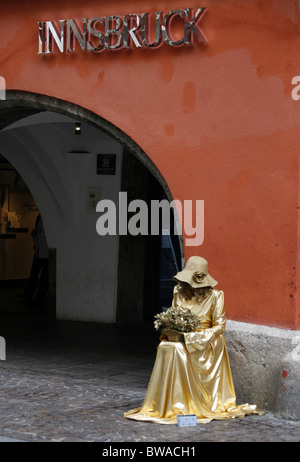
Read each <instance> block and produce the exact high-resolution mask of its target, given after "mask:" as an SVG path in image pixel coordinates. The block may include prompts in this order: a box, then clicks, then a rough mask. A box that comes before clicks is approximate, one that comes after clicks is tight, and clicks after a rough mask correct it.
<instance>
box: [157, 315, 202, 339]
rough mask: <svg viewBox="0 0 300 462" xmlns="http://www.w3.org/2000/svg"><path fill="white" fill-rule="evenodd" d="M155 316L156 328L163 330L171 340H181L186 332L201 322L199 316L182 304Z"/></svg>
mask: <svg viewBox="0 0 300 462" xmlns="http://www.w3.org/2000/svg"><path fill="white" fill-rule="evenodd" d="M154 317H155V321H154V327H155V329H156V330H158V331H161V333H162V334H164V335H166V336H167V338H168V340H170V341H179V340H180V337H181V335H183V333H184V332H191V331H193V330H195V329H196V328H197V327H199V326H200V324H201V321H200V319H199V317H198V316H196V315H195V314H194V313H192V311H191V310H190V309H189V308H184V307H182V306H176V307H171V308H169V309H168V310H167V311H163V312H162V313H159V314H157V315H156V316H154Z"/></svg>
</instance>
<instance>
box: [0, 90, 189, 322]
mask: <svg viewBox="0 0 300 462" xmlns="http://www.w3.org/2000/svg"><path fill="white" fill-rule="evenodd" d="M46 111H50V112H54V113H58V114H62V115H67V116H69V117H72V118H74V119H76V120H79V121H82V122H83V123H87V124H89V125H92V126H93V127H95V128H98V129H100V130H101V131H102V132H104V133H106V134H107V135H109V136H110V137H111V138H113V139H115V140H116V141H118V142H119V143H120V144H122V145H123V147H124V150H125V151H126V153H130V154H131V156H133V157H134V158H135V159H137V160H138V161H139V162H138V164H140V165H141V166H143V168H144V171H148V172H150V174H151V175H150V176H152V177H153V178H155V180H156V182H157V183H158V184H159V185H160V187H161V189H162V191H163V192H164V195H165V197H166V198H167V199H168V200H169V201H172V200H173V197H172V195H171V192H170V190H169V187H168V185H167V183H166V181H165V180H164V178H163V176H162V175H161V173H160V172H159V170H158V169H157V167H156V166H155V165H154V164H153V162H152V161H151V159H150V158H149V157H148V156H147V155H146V153H145V152H144V151H143V150H142V149H141V148H140V147H139V146H138V145H137V144H136V143H135V142H134V141H133V140H132V139H131V138H130V137H129V136H128V135H126V134H125V133H124V132H122V131H121V130H120V129H118V128H117V127H115V126H114V125H113V124H111V123H110V122H108V121H106V120H105V119H103V118H101V117H100V116H98V115H97V114H94V113H92V112H91V111H88V110H86V109H84V108H82V107H79V106H77V105H75V104H72V103H69V102H66V101H63V100H59V99H56V98H53V97H49V96H46V95H39V94H34V93H29V92H23V91H7V95H6V100H5V101H1V103H0V117H1V118H0V129H3V128H5V127H8V126H9V125H11V124H12V123H14V122H16V121H18V120H20V119H23V118H25V117H28V116H30V115H34V114H38V113H41V112H46ZM136 165H137V164H136ZM137 245H139V244H137ZM179 246H180V254H181V263H183V262H184V257H183V256H184V251H183V241H182V237H181V236H179ZM126 252H127V253H126ZM129 252H132V243H131V244H130V245H129V246H128V242H125V241H124V240H123V241H120V249H119V268H118V296H117V298H118V299H120V300H122V299H124V296H125V297H126V296H127V295H128V292H127V290H128V284H127V282H126V281H124V280H123V281H122V282H123V283H122V284H120V289H119V281H121V277H122V274H126V275H127V276H126V277H127V278H128V280H136V278H139V279H138V280H141V279H142V277H144V275H141V274H139V272H138V270H135V271H136V274H135V273H134V270H133V269H131V270H129V269H128V258H127V256H128V255H130V253H129ZM149 253H150V255H151V250H150V252H149ZM120 256H121V257H122V258H120ZM136 258H138V257H136ZM126 262H127V263H126ZM129 266H130V265H129ZM129 298H130V297H129ZM134 303H135V300H134V299H133V300H132V307H131V308H129V309H128V310H127V311H126V310H125V312H127V314H126V313H125V316H124V311H122V310H120V308H118V306H117V308H116V320H117V321H118V320H119V321H120V322H128V320H129V319H130V318H131V317H132V316H133V312H134ZM117 305H118V301H117Z"/></svg>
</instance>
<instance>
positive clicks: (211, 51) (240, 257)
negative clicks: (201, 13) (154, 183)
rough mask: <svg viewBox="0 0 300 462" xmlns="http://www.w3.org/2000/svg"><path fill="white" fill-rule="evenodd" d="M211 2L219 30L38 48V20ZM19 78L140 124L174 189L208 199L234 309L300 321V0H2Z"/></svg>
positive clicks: (1, 43) (4, 60)
mask: <svg viewBox="0 0 300 462" xmlns="http://www.w3.org/2000/svg"><path fill="white" fill-rule="evenodd" d="M198 6H202V7H207V8H208V10H207V13H206V15H205V17H204V19H203V20H202V22H201V24H202V28H203V31H204V32H205V34H206V36H207V38H208V43H207V44H206V45H203V44H199V43H195V44H194V46H193V47H190V48H186V47H182V48H171V47H169V46H168V45H166V44H165V45H163V46H162V47H161V48H160V49H153V50H151V49H133V50H124V49H123V50H119V51H111V52H108V51H105V52H103V53H98V54H97V53H84V52H82V51H80V50H79V47H78V50H77V51H76V52H75V53H69V54H60V53H59V52H56V53H54V54H53V55H51V56H41V55H38V54H37V51H38V26H37V22H38V21H46V20H52V21H54V20H59V19H69V18H79V19H80V18H83V17H93V16H105V15H112V14H115V15H122V14H126V13H141V12H150V11H159V10H162V11H169V10H171V9H174V8H196V7H198ZM0 62H1V67H0V69H1V71H0V73H1V75H3V76H4V77H5V79H6V83H7V88H8V89H18V90H25V91H32V92H37V93H42V94H46V95H49V96H53V97H56V98H61V99H63V100H67V101H70V102H72V103H75V104H78V105H80V106H83V107H85V108H87V109H89V110H91V111H93V112H95V113H97V114H99V115H101V116H102V117H104V118H105V119H107V120H108V121H110V122H112V123H113V124H115V125H116V126H118V127H119V128H120V129H122V130H123V131H124V132H125V133H127V134H128V135H129V136H131V137H132V138H133V139H134V140H135V142H136V143H138V144H139V145H140V146H141V148H142V149H143V150H144V151H145V152H146V153H147V154H148V156H149V157H150V158H151V159H152V160H153V162H154V163H155V164H156V165H157V167H158V168H159V170H160V171H161V173H162V174H163V176H164V177H165V179H166V181H167V182H168V184H169V186H170V189H171V191H172V193H173V196H174V198H177V199H181V200H184V199H193V200H196V199H203V200H204V201H205V241H204V244H203V245H202V246H201V247H197V248H194V247H187V248H186V257H187V258H188V257H189V256H191V255H193V254H196V255H201V256H204V257H205V258H207V259H208V261H209V270H210V272H211V273H212V275H213V276H214V277H215V278H216V279H217V280H218V281H219V288H220V289H223V290H224V292H225V300H226V307H227V316H228V318H229V319H235V320H239V321H246V322H252V323H258V324H267V325H270V326H278V327H283V328H291V329H295V328H298V329H299V328H300V319H299V300H298V297H297V287H298V286H299V268H298V259H297V252H298V242H299V236H298V233H299V229H298V213H299V212H298V211H299V175H298V168H299V167H298V157H299V140H300V128H299V124H300V118H299V115H300V101H299V102H297V101H294V100H293V99H292V98H291V91H292V85H291V80H292V77H293V76H295V75H300V12H299V9H298V0H285V1H284V2H283V1H282V0H243V1H239V0H201V1H195V0H180V1H178V2H176V5H175V4H174V2H173V1H171V0H165V1H162V0H157V1H156V2H150V1H144V0H139V1H130V0H128V1H126V2H124V1H120V0H116V1H111V2H101V1H99V0H97V1H96V0H92V1H86V2H82V1H79V0H72V1H69V0H66V1H65V2H60V1H54V0H52V1H51V2H50V1H49V2H39V1H22V2H6V3H5V4H3V5H1V16H0Z"/></svg>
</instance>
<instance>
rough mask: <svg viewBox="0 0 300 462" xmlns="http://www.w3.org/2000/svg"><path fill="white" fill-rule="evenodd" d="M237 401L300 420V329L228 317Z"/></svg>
mask: <svg viewBox="0 0 300 462" xmlns="http://www.w3.org/2000/svg"><path fill="white" fill-rule="evenodd" d="M225 338H226V342H227V348H228V354H229V359H230V364H231V370H232V375H233V381H234V385H235V392H236V396H237V404H243V403H249V404H257V405H258V407H260V408H261V409H265V410H267V411H270V412H272V413H274V414H275V415H277V416H278V417H282V418H286V419H291V420H300V399H299V397H300V331H293V330H285V329H278V328H273V327H267V326H260V325H256V324H248V323H243V322H237V321H230V320H228V321H227V325H226V333H225Z"/></svg>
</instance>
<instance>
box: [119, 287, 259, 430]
mask: <svg viewBox="0 0 300 462" xmlns="http://www.w3.org/2000/svg"><path fill="white" fill-rule="evenodd" d="M172 306H173V307H177V306H182V307H187V308H190V309H191V311H192V312H193V313H195V314H196V315H197V316H199V318H200V320H201V324H200V328H197V330H195V331H193V332H189V333H185V334H184V342H170V341H167V340H162V341H161V342H160V344H159V345H158V347H157V355H156V360H155V364H154V367H153V371H152V374H151V378H150V382H149V385H148V389H147V392H146V396H145V399H144V402H143V405H142V407H140V408H137V409H133V410H131V411H128V412H126V413H125V414H124V417H125V418H127V419H133V420H139V421H150V422H156V423H161V424H176V423H177V418H176V416H177V415H186V414H195V415H196V416H197V422H199V423H207V422H209V421H211V420H213V419H227V418H233V417H244V416H245V415H246V414H259V415H262V414H263V413H264V412H263V411H261V410H259V409H258V408H257V407H256V405H249V404H243V405H236V396H235V391H234V385H233V381H232V375H231V370H230V364H229V358H228V353H227V348H226V342H225V338H224V335H223V334H224V331H225V324H226V318H225V312H224V293H223V292H222V291H218V290H215V289H212V290H211V291H210V292H209V293H208V294H206V295H205V296H204V298H203V299H201V300H200V301H199V299H197V298H195V297H192V298H190V299H186V298H184V297H182V296H181V295H180V291H179V287H178V286H176V287H175V288H174V297H173V302H172Z"/></svg>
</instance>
